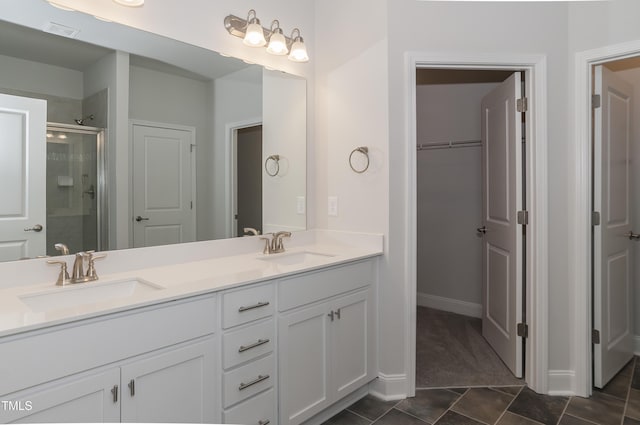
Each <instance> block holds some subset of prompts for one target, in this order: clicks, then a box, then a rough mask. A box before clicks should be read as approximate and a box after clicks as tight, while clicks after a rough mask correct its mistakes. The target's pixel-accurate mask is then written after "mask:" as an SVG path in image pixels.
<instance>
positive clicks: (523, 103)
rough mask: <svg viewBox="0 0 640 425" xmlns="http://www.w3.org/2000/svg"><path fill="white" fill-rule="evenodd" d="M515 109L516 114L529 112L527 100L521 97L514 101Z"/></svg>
mask: <svg viewBox="0 0 640 425" xmlns="http://www.w3.org/2000/svg"><path fill="white" fill-rule="evenodd" d="M516 109H517V111H518V112H527V111H528V110H529V100H528V99H527V98H526V97H522V98H520V99H518V100H517V101H516Z"/></svg>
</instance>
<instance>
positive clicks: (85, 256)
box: [47, 247, 107, 286]
mask: <svg viewBox="0 0 640 425" xmlns="http://www.w3.org/2000/svg"><path fill="white" fill-rule="evenodd" d="M56 249H57V247H56ZM63 252H64V251H63ZM67 252H68V251H67ZM93 254H94V251H87V252H78V253H77V254H76V259H75V261H74V262H73V267H72V269H71V276H69V272H68V271H67V262H66V261H62V260H48V261H47V263H49V264H59V265H60V274H59V275H58V280H57V281H56V285H58V286H65V285H67V284H70V283H82V282H91V281H94V280H98V274H97V273H96V267H95V261H96V260H99V259H101V258H104V257H106V256H107V254H102V255H93ZM85 260H87V261H88V267H87V272H86V273H85V272H84V262H85Z"/></svg>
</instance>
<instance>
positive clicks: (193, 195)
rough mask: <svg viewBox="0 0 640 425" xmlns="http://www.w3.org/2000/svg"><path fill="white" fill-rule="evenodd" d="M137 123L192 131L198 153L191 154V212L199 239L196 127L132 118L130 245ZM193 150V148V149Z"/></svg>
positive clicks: (130, 243)
mask: <svg viewBox="0 0 640 425" xmlns="http://www.w3.org/2000/svg"><path fill="white" fill-rule="evenodd" d="M136 125H140V126H144V127H156V128H166V129H169V130H177V131H188V132H190V133H191V146H193V147H194V148H195V150H196V155H193V154H192V155H191V199H193V209H192V210H191V214H192V215H193V227H194V232H193V233H194V236H195V240H196V241H197V240H198V222H197V219H198V214H197V213H196V212H197V209H198V199H197V197H196V194H197V187H196V175H197V174H196V157H197V153H198V151H197V149H198V143H197V139H196V136H197V134H196V128H195V127H191V126H188V125H179V124H168V123H163V122H157V121H146V120H138V119H130V120H129V194H128V196H127V198H128V199H129V218H128V221H127V222H128V223H129V246H130V247H133V230H134V227H133V225H132V224H131V223H133V213H134V211H133V127H134V126H136ZM192 152H193V150H192Z"/></svg>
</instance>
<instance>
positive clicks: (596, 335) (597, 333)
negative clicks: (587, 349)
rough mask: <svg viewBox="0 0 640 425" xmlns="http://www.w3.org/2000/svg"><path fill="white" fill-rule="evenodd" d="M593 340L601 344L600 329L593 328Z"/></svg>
mask: <svg viewBox="0 0 640 425" xmlns="http://www.w3.org/2000/svg"><path fill="white" fill-rule="evenodd" d="M591 342H592V343H594V344H600V331H599V330H597V329H593V330H592V331H591Z"/></svg>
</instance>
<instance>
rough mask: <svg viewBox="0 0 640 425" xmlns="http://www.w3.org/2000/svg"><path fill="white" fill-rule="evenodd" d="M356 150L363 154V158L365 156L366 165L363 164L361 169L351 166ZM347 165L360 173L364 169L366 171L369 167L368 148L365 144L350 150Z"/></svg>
mask: <svg viewBox="0 0 640 425" xmlns="http://www.w3.org/2000/svg"><path fill="white" fill-rule="evenodd" d="M356 152H360V153H361V154H362V155H364V156H365V158H367V165H365V166H364V168H363V169H361V170H358V169H357V168H355V167H354V166H353V154H354V153H356ZM349 167H351V169H352V170H353V171H355V172H356V173H358V174H362V173H364V172H365V171H367V169H369V148H368V147H366V146H360V147H357V148H355V149H354V150H352V151H351V154H350V155H349Z"/></svg>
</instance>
